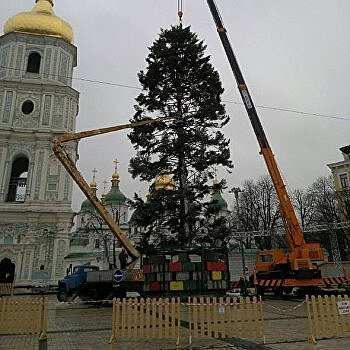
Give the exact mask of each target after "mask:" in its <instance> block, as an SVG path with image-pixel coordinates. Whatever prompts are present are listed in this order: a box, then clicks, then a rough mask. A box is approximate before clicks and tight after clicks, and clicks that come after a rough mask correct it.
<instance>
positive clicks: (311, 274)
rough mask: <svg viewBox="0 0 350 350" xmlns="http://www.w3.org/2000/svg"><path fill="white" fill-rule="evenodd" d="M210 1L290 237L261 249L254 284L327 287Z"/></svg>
mask: <svg viewBox="0 0 350 350" xmlns="http://www.w3.org/2000/svg"><path fill="white" fill-rule="evenodd" d="M207 4H208V6H209V9H210V12H211V14H212V17H213V20H214V22H215V25H216V28H217V32H218V34H219V37H220V40H221V43H222V45H223V48H224V51H225V53H226V56H227V59H228V61H229V64H230V66H231V70H232V73H233V75H234V77H235V80H236V83H237V87H238V90H239V93H240V95H241V98H242V100H243V103H244V106H245V109H246V112H247V114H248V117H249V120H250V122H251V125H252V127H253V130H254V133H255V136H256V138H257V141H258V143H259V146H260V154H261V155H262V156H263V158H264V160H265V163H266V166H267V170H268V172H269V174H270V177H271V180H272V182H273V185H274V187H275V190H276V193H277V196H278V199H279V205H280V212H281V214H282V216H283V218H284V221H285V226H286V241H287V244H288V247H289V251H288V252H285V251H283V250H282V249H270V250H263V251H261V252H260V253H259V256H258V260H257V262H256V271H255V273H254V278H253V280H254V284H255V286H256V288H257V290H258V292H259V293H260V294H263V293H264V291H265V290H266V289H272V290H273V291H274V292H275V294H283V293H290V292H291V291H292V289H293V288H294V287H299V288H300V289H302V290H304V291H310V290H311V291H312V290H315V289H318V288H320V287H325V286H326V283H325V281H324V279H323V278H322V275H321V270H320V269H319V268H318V265H319V264H320V263H323V262H324V260H325V259H324V254H323V251H322V248H321V246H320V244H319V243H308V242H306V241H305V237H304V234H303V231H302V229H301V227H300V224H299V222H298V219H297V216H296V214H295V211H294V208H293V205H292V203H291V200H290V197H289V195H288V192H287V190H286V186H285V184H284V182H283V179H282V176H281V173H280V171H279V168H278V166H277V162H276V160H275V157H274V154H273V152H272V149H271V147H270V145H269V142H268V140H267V138H266V135H265V131H264V129H263V127H262V124H261V122H260V120H259V117H258V114H257V111H256V108H255V106H254V103H253V100H252V98H251V96H250V93H249V90H248V87H247V85H246V82H245V80H244V77H243V75H242V72H241V70H240V67H239V65H238V62H237V59H236V57H235V54H234V52H233V49H232V46H231V44H230V41H229V39H228V36H227V33H226V29H225V27H224V24H223V21H222V18H221V15H220V13H219V10H218V7H217V5H216V3H215V0H207ZM339 281H340V282H346V278H345V277H341V278H338V282H339Z"/></svg>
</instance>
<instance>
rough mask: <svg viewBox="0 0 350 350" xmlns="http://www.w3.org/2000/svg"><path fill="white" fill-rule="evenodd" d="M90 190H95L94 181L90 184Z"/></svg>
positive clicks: (95, 184)
mask: <svg viewBox="0 0 350 350" xmlns="http://www.w3.org/2000/svg"><path fill="white" fill-rule="evenodd" d="M90 188H91V189H92V190H97V183H96V181H95V179H94V180H92V182H91V183H90Z"/></svg>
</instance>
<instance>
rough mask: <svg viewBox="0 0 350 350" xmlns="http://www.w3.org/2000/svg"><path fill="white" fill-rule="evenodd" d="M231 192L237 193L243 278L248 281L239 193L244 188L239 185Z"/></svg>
mask: <svg viewBox="0 0 350 350" xmlns="http://www.w3.org/2000/svg"><path fill="white" fill-rule="evenodd" d="M231 192H233V194H234V195H235V199H236V206H237V229H238V231H239V232H240V236H241V239H240V250H241V256H242V271H243V278H244V281H246V266H245V255H244V246H243V233H242V232H241V214H240V210H239V209H240V208H239V201H238V199H239V193H240V192H242V190H241V189H240V188H239V187H233V188H232V189H231Z"/></svg>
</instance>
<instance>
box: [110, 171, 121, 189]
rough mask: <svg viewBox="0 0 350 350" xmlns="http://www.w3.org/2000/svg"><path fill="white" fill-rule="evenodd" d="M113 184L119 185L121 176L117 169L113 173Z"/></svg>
mask: <svg viewBox="0 0 350 350" xmlns="http://www.w3.org/2000/svg"><path fill="white" fill-rule="evenodd" d="M111 182H112V185H113V186H119V183H120V176H119V174H118V173H117V171H115V172H114V173H113V175H112V180H111Z"/></svg>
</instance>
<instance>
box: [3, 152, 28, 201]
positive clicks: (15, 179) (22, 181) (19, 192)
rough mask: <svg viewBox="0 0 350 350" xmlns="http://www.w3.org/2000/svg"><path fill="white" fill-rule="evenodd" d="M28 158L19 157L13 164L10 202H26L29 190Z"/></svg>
mask: <svg viewBox="0 0 350 350" xmlns="http://www.w3.org/2000/svg"><path fill="white" fill-rule="evenodd" d="M28 164H29V161H28V158H26V157H19V158H16V159H15V160H14V161H13V163H12V170H11V178H10V183H9V191H8V194H7V201H8V202H24V200H25V195H26V190H27V176H28Z"/></svg>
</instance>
